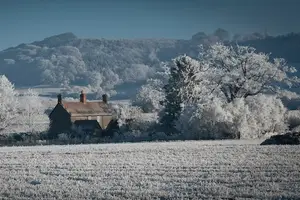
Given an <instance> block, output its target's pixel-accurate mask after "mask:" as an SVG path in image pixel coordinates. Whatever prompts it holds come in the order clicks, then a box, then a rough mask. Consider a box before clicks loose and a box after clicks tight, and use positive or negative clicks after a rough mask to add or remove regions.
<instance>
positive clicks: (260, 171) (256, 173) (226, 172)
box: [0, 141, 300, 199]
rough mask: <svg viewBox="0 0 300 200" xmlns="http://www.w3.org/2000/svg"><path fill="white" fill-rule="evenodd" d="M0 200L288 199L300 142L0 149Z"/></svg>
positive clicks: (296, 190) (297, 183)
mask: <svg viewBox="0 0 300 200" xmlns="http://www.w3.org/2000/svg"><path fill="white" fill-rule="evenodd" d="M0 186H1V187H0V199H187V198H190V199H207V198H208V199H212V198H214V199H221V198H235V199H239V198H241V199H244V198H250V199H296V198H297V197H298V198H300V146H259V145H258V144H257V142H254V141H253V142H251V141H250V142H249V141H246V142H245V141H244V142H243V141H223V142H222V141H213V142H211V141H206V142H170V143H136V144H101V145H72V146H71V145H70V146H39V147H2V148H0Z"/></svg>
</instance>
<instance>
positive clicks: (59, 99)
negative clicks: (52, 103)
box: [57, 94, 62, 104]
mask: <svg viewBox="0 0 300 200" xmlns="http://www.w3.org/2000/svg"><path fill="white" fill-rule="evenodd" d="M61 103H62V98H61V94H58V95H57V104H61Z"/></svg>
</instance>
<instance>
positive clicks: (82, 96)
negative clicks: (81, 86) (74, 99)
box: [80, 90, 86, 103]
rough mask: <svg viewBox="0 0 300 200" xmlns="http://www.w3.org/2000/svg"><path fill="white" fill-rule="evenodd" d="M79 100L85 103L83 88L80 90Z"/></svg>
mask: <svg viewBox="0 0 300 200" xmlns="http://www.w3.org/2000/svg"><path fill="white" fill-rule="evenodd" d="M80 102H81V103H86V94H85V93H84V91H83V90H82V91H81V94H80Z"/></svg>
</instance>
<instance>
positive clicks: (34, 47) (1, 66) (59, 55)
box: [0, 29, 300, 95]
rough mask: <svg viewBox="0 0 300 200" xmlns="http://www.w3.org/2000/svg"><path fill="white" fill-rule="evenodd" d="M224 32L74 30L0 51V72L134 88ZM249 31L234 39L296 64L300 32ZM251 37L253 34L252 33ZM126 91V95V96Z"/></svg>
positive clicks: (41, 80) (29, 80)
mask: <svg viewBox="0 0 300 200" xmlns="http://www.w3.org/2000/svg"><path fill="white" fill-rule="evenodd" d="M227 35H228V34H227V33H226V31H225V30H222V29H218V30H217V31H216V32H215V33H214V34H212V35H206V34H205V33H202V32H199V33H197V34H195V35H193V36H192V37H191V39H190V40H174V39H134V40H129V39H119V40H108V39H84V38H78V37H77V36H75V35H74V34H73V33H63V34H60V35H55V36H51V37H48V38H45V39H44V40H42V41H35V42H32V43H30V44H20V45H18V46H16V47H12V48H8V49H6V50H3V51H0V74H5V75H6V76H7V77H8V78H9V80H11V81H12V82H13V83H14V84H15V85H16V86H17V87H24V86H25V87H26V86H30V87H32V86H36V85H45V84H46V85H51V86H53V87H61V86H63V87H65V86H72V85H73V86H74V85H77V86H80V87H81V86H85V87H86V86H88V88H90V90H91V92H96V91H98V92H99V93H101V92H104V91H109V90H112V89H117V90H119V91H123V92H124V88H125V90H126V88H127V89H129V88H130V91H131V92H132V91H135V90H136V88H138V87H139V85H141V84H142V83H143V82H144V81H145V80H146V79H148V78H151V77H153V76H154V72H155V71H159V70H161V62H166V61H170V60H171V59H172V58H174V57H176V56H178V55H180V54H187V55H189V56H192V57H196V56H197V53H198V51H197V50H198V45H199V44H211V43H214V42H217V41H224V40H226V39H228V36H227ZM257 35H258V34H256V35H255V34H253V35H252V37H244V38H243V39H240V38H239V40H237V39H236V38H235V41H233V42H237V41H238V43H239V44H242V45H250V46H253V47H255V48H257V50H258V51H262V52H272V55H274V56H276V57H283V58H286V59H287V61H288V62H290V63H292V64H294V65H296V67H297V66H299V63H300V57H299V56H298V54H299V53H298V52H300V46H299V45H297V44H299V41H300V34H288V35H284V36H276V37H271V36H268V37H263V36H259V35H258V36H259V37H258V36H257ZM253 36H255V37H253ZM127 95H129V94H127Z"/></svg>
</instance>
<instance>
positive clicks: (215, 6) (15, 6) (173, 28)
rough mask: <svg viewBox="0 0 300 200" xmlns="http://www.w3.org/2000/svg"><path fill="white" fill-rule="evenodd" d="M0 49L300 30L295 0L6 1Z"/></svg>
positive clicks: (0, 17) (0, 22)
mask: <svg viewBox="0 0 300 200" xmlns="http://www.w3.org/2000/svg"><path fill="white" fill-rule="evenodd" d="M0 5H1V6H0V25H1V27H4V28H3V30H2V31H1V33H0V50H4V49H7V48H10V47H15V46H18V45H19V44H22V43H31V42H34V41H41V40H43V39H44V38H47V37H51V36H53V35H59V34H62V33H66V32H71V33H73V34H74V35H76V36H77V37H79V38H105V39H149V38H150V39H151V38H166V39H190V38H191V37H192V35H194V34H195V33H197V32H205V33H212V32H213V31H214V30H216V29H217V28H223V29H225V30H227V31H229V32H230V33H231V35H233V34H236V33H240V34H246V33H253V32H260V33H262V32H265V31H266V32H268V34H270V35H283V34H286V33H289V32H300V26H298V25H299V22H298V19H299V18H300V13H298V12H297V7H298V5H299V3H298V2H297V1H293V0H287V1H283V0H265V1H264V3H261V2H260V1H258V0H253V1H251V2H249V1H248V2H243V3H241V2H239V1H238V0H230V1H227V2H226V3H224V2H223V1H222V0H214V1H213V2H212V1H209V0H190V1H188V2H184V1H180V0H174V1H170V0H165V1H164V2H160V1H158V0H153V1H147V0H131V1H127V2H124V1H121V0H111V1H108V0H100V1H96V0H89V1H80V0H73V1H71V0H64V1H58V0H53V1H51V2H50V1H39V0H27V1H26V3H25V2H21V1H18V0H3V1H1V4H0Z"/></svg>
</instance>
